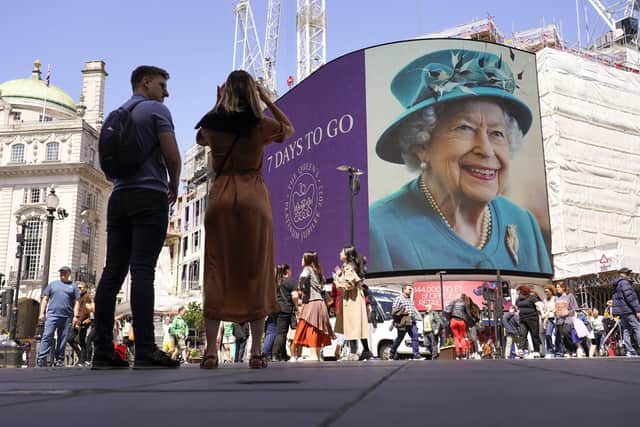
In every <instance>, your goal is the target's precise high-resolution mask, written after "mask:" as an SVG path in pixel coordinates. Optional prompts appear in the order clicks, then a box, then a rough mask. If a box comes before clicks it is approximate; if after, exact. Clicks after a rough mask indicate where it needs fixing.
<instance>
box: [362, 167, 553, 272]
mask: <svg viewBox="0 0 640 427" xmlns="http://www.w3.org/2000/svg"><path fill="white" fill-rule="evenodd" d="M489 208H490V209H491V214H492V215H491V238H490V239H489V241H488V242H487V244H486V245H485V247H484V248H483V249H477V248H475V247H474V246H472V245H470V244H469V243H467V242H465V241H464V240H462V239H461V238H460V237H458V235H457V234H456V233H455V232H454V231H453V230H452V229H450V228H449V227H448V226H447V225H446V224H445V223H444V221H442V219H441V218H440V216H439V215H438V213H437V212H435V211H434V210H433V208H431V206H430V205H429V204H428V203H427V201H426V199H425V197H424V195H423V194H422V192H421V191H420V188H419V186H418V180H417V179H415V180H413V181H411V182H409V183H407V184H405V185H403V186H402V187H401V188H400V190H398V191H397V192H395V193H393V194H391V195H389V196H387V197H385V198H383V199H380V200H378V201H376V202H375V203H373V204H372V205H371V206H370V207H369V236H370V247H369V271H370V272H381V271H407V270H440V269H447V268H449V269H487V270H494V269H496V268H500V269H501V270H513V271H522V272H534V273H546V274H551V263H550V261H549V252H548V251H547V248H546V246H545V244H544V240H543V239H542V233H541V232H540V226H539V225H538V223H537V222H536V220H535V218H534V217H533V215H532V214H531V212H529V211H527V210H525V209H522V208H520V207H518V206H516V205H515V204H513V203H512V202H510V201H509V200H507V199H505V198H504V197H502V196H498V197H496V198H495V199H494V200H492V201H491V202H490V203H489ZM508 225H515V226H516V230H517V232H516V233H517V237H518V242H519V249H518V262H517V264H516V262H515V260H514V259H512V257H511V255H510V254H509V251H508V247H507V244H506V233H507V226H508Z"/></svg>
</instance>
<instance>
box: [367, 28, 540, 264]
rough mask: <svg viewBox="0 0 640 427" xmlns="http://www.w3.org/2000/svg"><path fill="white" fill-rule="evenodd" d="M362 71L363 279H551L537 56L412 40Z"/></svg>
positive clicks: (389, 48)
mask: <svg viewBox="0 0 640 427" xmlns="http://www.w3.org/2000/svg"><path fill="white" fill-rule="evenodd" d="M365 64H366V87H367V89H366V90H367V155H368V165H367V176H368V179H369V224H370V245H369V271H370V272H389V271H392V272H401V271H415V270H431V271H433V270H437V269H455V270H477V269H485V270H490V269H498V268H499V269H502V270H507V271H514V272H518V273H542V274H550V273H551V263H550V254H549V250H548V247H549V243H550V229H549V214H548V203H547V192H546V175H545V168H544V158H543V147H542V132H541V125H540V112H539V102H538V85H537V75H536V63H535V55H534V54H532V53H527V52H523V51H519V50H516V49H512V48H509V47H506V46H501V45H496V44H491V43H484V42H477V41H466V40H455V39H442V40H415V41H408V42H401V43H392V44H388V45H383V46H378V47H374V48H370V49H367V50H366V51H365Z"/></svg>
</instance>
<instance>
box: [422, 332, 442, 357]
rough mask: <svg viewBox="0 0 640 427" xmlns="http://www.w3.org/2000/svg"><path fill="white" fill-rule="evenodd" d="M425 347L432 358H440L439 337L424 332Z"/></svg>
mask: <svg viewBox="0 0 640 427" xmlns="http://www.w3.org/2000/svg"><path fill="white" fill-rule="evenodd" d="M422 336H423V337H424V346H425V347H426V349H427V351H428V352H429V353H431V358H432V359H436V358H437V357H438V335H436V334H434V333H433V332H424V333H423V334H422Z"/></svg>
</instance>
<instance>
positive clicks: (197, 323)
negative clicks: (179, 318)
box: [184, 301, 204, 331]
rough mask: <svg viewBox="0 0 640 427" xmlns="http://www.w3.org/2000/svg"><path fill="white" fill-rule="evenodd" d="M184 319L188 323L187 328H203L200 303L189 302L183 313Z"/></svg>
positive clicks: (199, 329)
mask: <svg viewBox="0 0 640 427" xmlns="http://www.w3.org/2000/svg"><path fill="white" fill-rule="evenodd" d="M184 320H185V322H187V325H189V329H191V330H194V331H195V330H197V331H202V330H203V329H204V315H203V313H202V305H200V303H199V302H195V301H192V302H190V303H189V305H187V308H186V311H185V313H184Z"/></svg>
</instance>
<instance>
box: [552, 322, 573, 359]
mask: <svg viewBox="0 0 640 427" xmlns="http://www.w3.org/2000/svg"><path fill="white" fill-rule="evenodd" d="M571 322H572V320H571V318H570V317H564V318H562V317H558V318H557V319H556V349H555V350H556V356H562V355H564V352H565V351H569V353H575V352H576V350H577V349H578V347H577V346H576V345H575V344H574V342H573V338H572V337H571Z"/></svg>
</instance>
